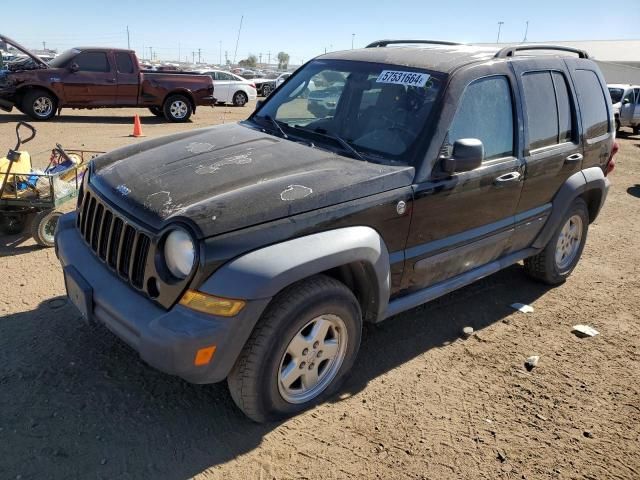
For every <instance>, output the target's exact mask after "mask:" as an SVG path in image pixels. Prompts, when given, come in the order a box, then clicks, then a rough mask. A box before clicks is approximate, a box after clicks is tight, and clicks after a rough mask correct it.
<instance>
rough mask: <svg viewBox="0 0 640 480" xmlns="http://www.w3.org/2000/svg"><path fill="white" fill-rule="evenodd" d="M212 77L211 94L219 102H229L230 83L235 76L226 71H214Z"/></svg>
mask: <svg viewBox="0 0 640 480" xmlns="http://www.w3.org/2000/svg"><path fill="white" fill-rule="evenodd" d="M214 74H215V78H214V79H213V96H214V97H216V100H217V101H218V102H221V103H231V93H230V90H231V84H232V83H233V82H234V81H235V77H234V76H233V75H231V74H230V73H227V72H215V73H214Z"/></svg>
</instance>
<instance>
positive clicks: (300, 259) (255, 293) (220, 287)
mask: <svg viewBox="0 0 640 480" xmlns="http://www.w3.org/2000/svg"><path fill="white" fill-rule="evenodd" d="M354 262H363V263H364V264H366V265H367V266H368V267H370V271H372V272H373V274H374V276H375V282H376V284H377V285H375V287H377V288H376V293H377V308H376V310H377V318H383V316H384V312H385V310H386V308H387V304H388V303H389V294H390V282H391V280H390V279H391V274H390V264H389V253H388V251H387V247H386V245H385V243H384V241H383V240H382V238H381V237H380V235H379V234H378V232H376V231H375V230H374V229H372V228H370V227H364V226H359V227H345V228H339V229H336V230H329V231H326V232H320V233H315V234H312V235H307V236H304V237H298V238H295V239H293V240H287V241H285V242H281V243H277V244H274V245H270V246H268V247H264V248H261V249H258V250H254V251H253V252H249V253H247V254H245V255H242V256H240V257H238V258H236V259H235V260H232V261H230V262H229V263H227V264H225V265H223V266H222V267H221V268H219V269H218V270H216V271H215V272H214V273H213V275H211V277H209V278H208V279H207V280H206V281H205V282H204V283H203V284H202V285H201V286H200V288H199V289H198V290H200V291H202V292H205V293H209V294H211V295H217V296H221V297H227V298H241V299H246V300H254V299H265V298H272V297H274V296H275V295H276V294H278V292H280V291H282V290H283V289H284V288H285V287H287V286H289V285H291V284H292V283H295V282H297V281H300V280H303V279H305V278H308V277H310V276H312V275H315V274H318V273H321V272H324V271H327V270H330V269H333V268H337V267H341V266H344V265H348V264H351V263H354Z"/></svg>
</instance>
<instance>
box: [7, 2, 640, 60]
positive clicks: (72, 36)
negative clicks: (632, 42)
mask: <svg viewBox="0 0 640 480" xmlns="http://www.w3.org/2000/svg"><path fill="white" fill-rule="evenodd" d="M0 12H1V14H0V18H2V20H3V21H2V23H1V24H0V32H2V33H3V34H5V35H7V36H9V37H12V38H14V39H15V40H17V41H18V42H20V43H22V44H24V45H26V46H28V47H31V48H42V42H43V41H46V42H47V47H52V48H58V49H59V50H60V51H61V50H65V49H67V48H70V47H73V46H84V45H100V46H102V45H105V46H106V45H110V46H115V47H126V46H127V36H126V27H127V25H128V26H129V30H130V35H131V47H132V48H134V49H136V50H137V51H138V54H141V53H142V49H143V47H146V50H145V54H146V56H148V52H149V48H148V47H149V46H152V47H153V50H154V51H155V52H157V56H158V58H162V59H167V60H169V59H176V58H177V57H178V53H179V52H180V55H181V57H182V59H184V58H185V57H189V58H192V53H191V52H193V51H197V49H198V48H200V49H201V56H202V58H203V60H206V61H209V62H218V61H219V57H220V42H222V57H223V59H224V52H225V51H228V54H229V57H230V58H231V59H233V55H234V49H235V44H236V36H237V33H238V26H239V23H240V17H241V16H242V15H244V21H243V27H242V33H241V36H240V42H239V46H238V53H237V60H240V59H242V58H244V57H246V56H247V55H248V54H249V53H254V54H256V55H258V54H260V53H262V55H263V57H262V60H263V61H266V60H267V54H268V52H271V58H272V59H273V58H274V56H275V54H277V52H279V51H285V52H287V53H289V54H290V56H291V62H292V63H299V62H300V61H301V60H305V61H306V60H308V59H310V58H311V57H314V56H316V55H318V54H321V53H323V52H324V50H325V48H326V49H327V50H342V49H348V48H351V40H352V34H353V33H355V39H354V41H355V46H356V47H362V46H364V45H366V44H367V43H368V42H370V41H373V40H376V39H381V38H429V39H442V40H453V41H462V42H495V41H496V36H497V30H498V21H503V22H504V25H502V33H501V37H500V38H501V40H502V41H505V42H509V41H521V40H522V38H523V35H524V31H525V22H526V21H527V20H528V21H529V34H528V37H527V38H528V40H529V41H533V42H535V41H543V40H600V39H629V38H639V37H640V27H639V23H638V19H639V18H640V0H618V1H615V2H604V1H603V0H534V1H526V2H522V1H516V0H511V1H507V0H473V1H468V0H440V1H437V2H434V1H429V0H420V1H418V0H394V1H392V2H385V1H375V0H367V1H364V0H351V1H347V0H342V1H339V0H320V1H318V0H311V1H309V0H306V1H305V0H298V1H290V0H283V1H279V0H267V1H255V0H240V1H235V2H228V1H227V2H221V1H216V0H200V1H197V0H156V1H145V0H138V1H136V0H129V1H122V0H111V1H109V0H108V1H107V2H105V1H104V0H103V1H101V2H90V1H88V0H54V1H52V0H46V1H45V0H31V1H29V0H23V1H21V2H20V1H15V0H14V1H7V2H3V5H2V7H0ZM19 19H24V20H25V21H24V22H19ZM196 58H197V53H196Z"/></svg>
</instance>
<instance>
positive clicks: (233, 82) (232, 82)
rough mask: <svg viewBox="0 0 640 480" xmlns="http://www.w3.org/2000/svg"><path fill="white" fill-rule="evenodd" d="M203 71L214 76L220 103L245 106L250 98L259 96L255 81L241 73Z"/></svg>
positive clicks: (253, 98)
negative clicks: (246, 78) (247, 78)
mask: <svg viewBox="0 0 640 480" xmlns="http://www.w3.org/2000/svg"><path fill="white" fill-rule="evenodd" d="M201 73H202V74H203V75H208V76H209V77H211V78H212V80H213V86H214V90H215V97H216V102H218V103H222V104H225V103H231V104H233V105H235V106H236V107H243V106H244V105H246V104H247V102H248V101H249V100H255V99H256V98H257V97H258V93H257V90H256V85H255V83H253V81H249V80H245V79H244V78H242V77H240V76H239V75H236V74H234V73H231V72H223V71H222V70H206V71H202V72H201Z"/></svg>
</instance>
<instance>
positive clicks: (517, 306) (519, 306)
mask: <svg viewBox="0 0 640 480" xmlns="http://www.w3.org/2000/svg"><path fill="white" fill-rule="evenodd" d="M511 308H513V309H514V310H518V311H519V312H522V313H533V307H532V306H531V305H526V304H524V303H512V304H511Z"/></svg>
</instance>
